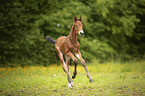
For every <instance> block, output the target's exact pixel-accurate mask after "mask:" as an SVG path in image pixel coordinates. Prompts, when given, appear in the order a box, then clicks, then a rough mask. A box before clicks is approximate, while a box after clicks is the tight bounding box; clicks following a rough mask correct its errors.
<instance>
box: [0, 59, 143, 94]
mask: <svg viewBox="0 0 145 96" xmlns="http://www.w3.org/2000/svg"><path fill="white" fill-rule="evenodd" d="M87 67H88V70H89V72H90V74H91V77H92V79H93V80H94V83H89V80H88V78H87V77H86V73H85V70H84V68H83V67H82V66H81V65H80V64H79V65H78V74H77V76H76V78H75V79H74V80H73V81H74V83H75V87H73V88H68V87H67V77H66V74H65V73H64V71H63V69H62V66H61V65H50V66H47V67H44V66H25V67H20V66H18V67H15V68H11V67H4V68H0V96H99V95H101V96H144V95H145V61H141V62H128V63H117V62H108V63H103V64H99V63H94V64H88V65H87ZM73 70H74V66H73V65H72V66H71V67H70V75H72V72H73Z"/></svg>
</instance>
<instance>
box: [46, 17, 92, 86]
mask: <svg viewBox="0 0 145 96" xmlns="http://www.w3.org/2000/svg"><path fill="white" fill-rule="evenodd" d="M77 34H79V35H80V36H83V35H84V31H83V24H82V16H80V19H77V18H76V16H75V17H74V22H73V26H72V28H71V32H70V34H69V35H68V36H67V37H65V36H62V37H59V38H58V39H57V40H56V41H55V40H53V39H52V38H51V37H50V36H47V37H46V39H47V40H48V41H50V42H51V43H53V44H55V50H56V52H57V55H58V57H59V59H60V61H61V62H62V64H63V69H64V71H65V72H66V74H67V78H68V83H67V85H68V87H70V88H72V86H74V83H73V80H72V79H71V77H70V75H69V62H70V59H72V60H73V62H74V65H75V68H74V72H73V76H72V78H73V79H74V78H75V77H76V75H77V64H78V60H77V58H78V59H79V60H80V61H81V63H82V65H83V67H84V68H85V70H86V73H87V77H88V78H89V81H90V82H91V83H92V82H93V80H92V78H91V76H90V74H89V72H88V70H87V67H86V62H85V60H84V59H83V58H82V56H81V53H80V51H79V48H80V44H79V42H78V41H77ZM63 54H64V55H65V58H66V62H65V61H64V59H63ZM74 55H75V56H76V57H77V58H76V57H75V56H74Z"/></svg>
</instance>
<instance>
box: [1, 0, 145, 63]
mask: <svg viewBox="0 0 145 96" xmlns="http://www.w3.org/2000/svg"><path fill="white" fill-rule="evenodd" d="M0 10H1V11H0V66H17V65H22V66H25V65H37V64H38V65H44V66H47V65H50V64H57V63H58V61H59V59H58V57H57V55H56V52H55V49H54V45H52V44H51V43H48V42H47V41H46V40H45V37H46V36H47V35H49V36H51V37H53V38H54V39H57V38H58V37H60V36H67V35H68V34H69V32H70V29H71V25H72V24H73V17H74V16H77V17H78V18H79V17H80V15H81V16H82V17H83V29H84V31H85V36H84V37H79V36H78V41H79V42H80V51H81V53H82V56H83V58H84V59H85V60H86V61H87V62H93V61H98V62H104V61H109V60H119V61H128V60H135V59H138V60H139V59H145V43H144V42H145V19H144V18H145V0H3V1H0Z"/></svg>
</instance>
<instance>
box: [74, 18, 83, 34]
mask: <svg viewBox="0 0 145 96" xmlns="http://www.w3.org/2000/svg"><path fill="white" fill-rule="evenodd" d="M82 21H83V18H82V16H80V19H78V18H77V17H76V16H75V17H74V24H73V27H74V30H75V32H76V33H78V34H79V35H80V36H84V31H83V24H82Z"/></svg>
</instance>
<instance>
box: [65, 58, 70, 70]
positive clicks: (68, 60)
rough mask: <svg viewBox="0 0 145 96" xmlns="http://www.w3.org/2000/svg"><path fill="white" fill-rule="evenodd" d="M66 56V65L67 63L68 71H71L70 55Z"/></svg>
mask: <svg viewBox="0 0 145 96" xmlns="http://www.w3.org/2000/svg"><path fill="white" fill-rule="evenodd" d="M65 58H66V65H67V68H68V72H69V63H70V57H68V56H66V55H65Z"/></svg>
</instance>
